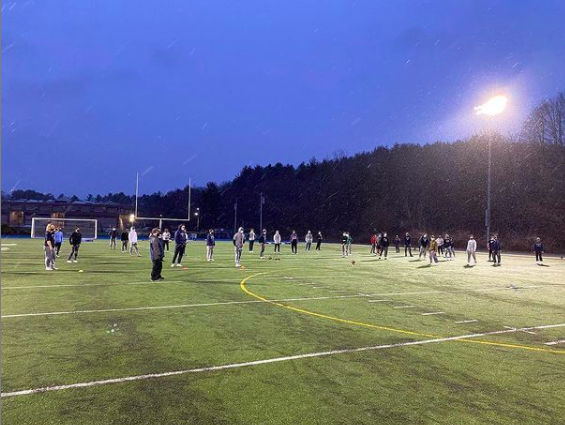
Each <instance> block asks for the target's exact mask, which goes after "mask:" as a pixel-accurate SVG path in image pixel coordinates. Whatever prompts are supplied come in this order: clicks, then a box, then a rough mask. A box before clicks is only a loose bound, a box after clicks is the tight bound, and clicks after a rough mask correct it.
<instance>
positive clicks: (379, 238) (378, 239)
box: [376, 233, 383, 256]
mask: <svg viewBox="0 0 565 425" xmlns="http://www.w3.org/2000/svg"><path fill="white" fill-rule="evenodd" d="M382 239H383V234H382V233H379V234H378V235H377V251H376V254H378V255H379V256H380V255H381V252H382V250H383V246H382V245H381V240H382Z"/></svg>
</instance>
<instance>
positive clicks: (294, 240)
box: [290, 230, 298, 254]
mask: <svg viewBox="0 0 565 425" xmlns="http://www.w3.org/2000/svg"><path fill="white" fill-rule="evenodd" d="M290 249H291V251H292V253H293V254H298V233H296V230H293V231H292V233H291V234H290Z"/></svg>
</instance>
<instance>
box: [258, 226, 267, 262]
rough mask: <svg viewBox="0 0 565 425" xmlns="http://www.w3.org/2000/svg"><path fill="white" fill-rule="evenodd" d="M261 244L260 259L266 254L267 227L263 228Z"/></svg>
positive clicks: (260, 237) (260, 238)
mask: <svg viewBox="0 0 565 425" xmlns="http://www.w3.org/2000/svg"><path fill="white" fill-rule="evenodd" d="M259 244H261V252H260V253H259V259H262V258H263V255H264V254H265V245H266V244H267V229H263V231H262V232H261V236H259Z"/></svg>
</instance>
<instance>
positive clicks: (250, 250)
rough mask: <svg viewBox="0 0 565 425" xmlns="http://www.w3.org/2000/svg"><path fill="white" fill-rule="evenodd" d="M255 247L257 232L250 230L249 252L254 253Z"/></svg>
mask: <svg viewBox="0 0 565 425" xmlns="http://www.w3.org/2000/svg"><path fill="white" fill-rule="evenodd" d="M253 245H255V230H254V229H250V230H249V252H253Z"/></svg>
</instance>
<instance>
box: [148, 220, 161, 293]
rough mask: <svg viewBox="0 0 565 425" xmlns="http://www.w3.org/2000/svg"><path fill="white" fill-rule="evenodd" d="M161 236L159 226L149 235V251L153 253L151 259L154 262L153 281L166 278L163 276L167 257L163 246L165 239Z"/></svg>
mask: <svg viewBox="0 0 565 425" xmlns="http://www.w3.org/2000/svg"><path fill="white" fill-rule="evenodd" d="M159 236H161V230H160V229H159V228H158V227H156V228H154V229H153V230H151V234H150V236H149V252H150V254H151V261H152V262H153V267H152V269H151V281H152V282H156V281H158V280H164V279H165V278H164V277H163V276H161V272H162V271H163V258H165V250H164V246H163V240H162V239H161V238H160V237H159Z"/></svg>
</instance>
